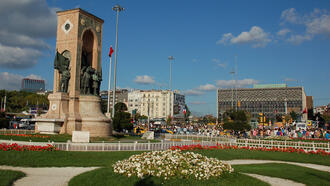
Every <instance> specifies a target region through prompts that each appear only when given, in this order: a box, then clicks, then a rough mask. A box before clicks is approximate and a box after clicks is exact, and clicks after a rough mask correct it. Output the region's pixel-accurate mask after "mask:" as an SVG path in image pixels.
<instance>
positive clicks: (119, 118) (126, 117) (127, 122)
mask: <svg viewBox="0 0 330 186" xmlns="http://www.w3.org/2000/svg"><path fill="white" fill-rule="evenodd" d="M113 128H114V130H116V131H122V130H123V129H126V130H131V129H132V128H133V124H132V123H131V114H130V113H128V112H116V113H115V117H114V118H113Z"/></svg>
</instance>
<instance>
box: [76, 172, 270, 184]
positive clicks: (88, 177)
mask: <svg viewBox="0 0 330 186" xmlns="http://www.w3.org/2000/svg"><path fill="white" fill-rule="evenodd" d="M69 185H71V186H75V185H116V186H133V185H134V186H148V185H150V186H151V185H173V186H177V185H191V186H193V185H197V186H198V185H208V186H212V185H219V186H221V185H223V186H225V185H237V186H238V185H241V186H245V185H268V184H266V183H264V182H262V181H260V180H258V179H255V178H252V177H249V176H246V175H243V174H239V173H236V172H235V173H232V174H226V175H224V176H222V177H218V178H211V179H209V180H203V181H201V180H196V179H169V180H164V179H161V178H156V177H147V178H145V179H142V180H140V179H139V178H137V177H136V176H134V177H130V178H128V177H126V176H123V175H119V174H116V173H114V172H113V169H112V168H101V169H97V170H94V171H90V172H86V173H83V174H80V175H78V176H76V177H74V178H73V179H71V181H70V183H69Z"/></svg>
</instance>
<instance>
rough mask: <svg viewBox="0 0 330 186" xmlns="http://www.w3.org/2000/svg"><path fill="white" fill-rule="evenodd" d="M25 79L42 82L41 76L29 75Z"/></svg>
mask: <svg viewBox="0 0 330 186" xmlns="http://www.w3.org/2000/svg"><path fill="white" fill-rule="evenodd" d="M26 78H29V79H38V80H43V78H42V77H41V76H38V75H35V74H30V75H28V76H26Z"/></svg>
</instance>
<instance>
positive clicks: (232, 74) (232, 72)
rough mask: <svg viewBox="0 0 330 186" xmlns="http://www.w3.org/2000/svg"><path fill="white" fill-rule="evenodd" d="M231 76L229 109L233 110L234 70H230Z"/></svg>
mask: <svg viewBox="0 0 330 186" xmlns="http://www.w3.org/2000/svg"><path fill="white" fill-rule="evenodd" d="M230 73H231V76H232V82H233V86H232V87H231V109H233V110H234V85H235V83H234V74H235V71H234V70H233V71H231V72H230Z"/></svg>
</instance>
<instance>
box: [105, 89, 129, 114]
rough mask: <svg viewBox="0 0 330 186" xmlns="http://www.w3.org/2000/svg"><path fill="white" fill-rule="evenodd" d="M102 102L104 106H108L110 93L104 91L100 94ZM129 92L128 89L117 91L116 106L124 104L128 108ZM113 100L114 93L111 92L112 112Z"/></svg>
mask: <svg viewBox="0 0 330 186" xmlns="http://www.w3.org/2000/svg"><path fill="white" fill-rule="evenodd" d="M100 96H101V100H102V105H104V104H105V105H107V104H108V91H107V90H104V91H101V92H100ZM127 96H128V90H127V89H117V90H116V99H115V104H116V103H119V102H122V103H125V104H126V106H127V107H128V102H127V100H128V97H127ZM112 98H113V91H112V90H110V110H111V109H112Z"/></svg>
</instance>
